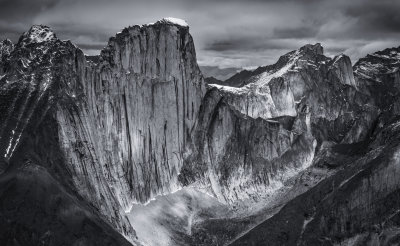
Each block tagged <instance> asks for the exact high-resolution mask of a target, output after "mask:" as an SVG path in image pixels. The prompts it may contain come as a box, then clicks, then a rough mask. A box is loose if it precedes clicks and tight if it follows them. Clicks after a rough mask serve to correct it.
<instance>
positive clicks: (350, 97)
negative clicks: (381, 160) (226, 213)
mask: <svg viewBox="0 0 400 246" xmlns="http://www.w3.org/2000/svg"><path fill="white" fill-rule="evenodd" d="M264 68H265V71H264V72H261V73H258V74H256V75H254V76H250V77H248V78H246V79H245V84H246V85H245V86H243V87H230V86H221V85H212V84H211V85H210V89H209V91H208V92H207V94H206V96H205V98H204V101H203V104H202V107H201V110H200V114H199V121H198V124H197V125H196V126H197V128H196V129H195V131H194V133H193V134H194V135H193V142H192V143H191V145H190V147H189V149H188V152H187V153H188V158H187V159H186V161H185V166H184V168H183V169H182V173H181V175H180V178H181V181H182V182H183V183H184V184H186V185H188V184H193V185H194V186H196V187H203V188H205V189H206V190H207V191H208V192H210V193H212V194H214V195H215V196H216V197H218V198H219V199H220V200H221V201H223V202H228V203H232V202H235V201H237V200H243V199H257V198H259V197H263V196H268V195H270V194H271V193H273V192H275V191H276V190H277V189H279V188H281V186H283V183H284V182H285V181H286V180H288V179H289V178H291V177H293V176H294V175H296V174H298V173H299V172H300V171H302V170H304V169H306V168H308V167H309V166H310V165H311V163H312V161H313V158H314V155H315V153H316V152H317V151H318V150H319V149H320V146H321V145H322V144H323V143H324V142H325V141H330V142H334V143H336V144H338V143H355V142H359V141H363V140H364V139H365V138H366V137H368V134H369V129H371V128H372V127H373V125H374V123H375V121H376V118H377V116H378V114H379V108H378V107H376V106H374V105H373V104H371V100H370V99H369V98H368V97H367V96H366V95H365V94H364V93H362V92H360V91H359V90H358V87H357V83H356V80H355V79H354V76H353V72H352V67H351V62H350V59H349V58H348V57H347V56H345V55H340V56H337V57H335V58H333V59H331V58H328V57H326V56H324V55H323V48H322V46H321V45H320V44H315V45H306V46H304V47H301V48H300V49H299V50H296V51H292V52H290V53H288V54H286V55H284V56H282V57H281V58H279V60H278V62H277V63H276V64H274V65H271V66H267V67H264Z"/></svg>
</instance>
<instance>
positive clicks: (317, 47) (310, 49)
mask: <svg viewBox="0 0 400 246" xmlns="http://www.w3.org/2000/svg"><path fill="white" fill-rule="evenodd" d="M300 51H303V52H305V53H307V54H310V55H311V54H312V55H323V54H324V48H323V47H322V45H321V44H320V43H316V44H306V45H304V46H303V47H301V48H300Z"/></svg>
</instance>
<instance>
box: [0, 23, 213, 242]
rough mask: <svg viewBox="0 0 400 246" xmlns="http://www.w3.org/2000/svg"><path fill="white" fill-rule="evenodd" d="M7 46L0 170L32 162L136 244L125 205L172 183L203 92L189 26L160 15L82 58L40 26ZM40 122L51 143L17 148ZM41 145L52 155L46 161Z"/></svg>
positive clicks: (1, 94)
mask: <svg viewBox="0 0 400 246" xmlns="http://www.w3.org/2000/svg"><path fill="white" fill-rule="evenodd" d="M2 47H3V46H2ZM10 47H11V48H7V49H5V48H4V49H3V48H2V53H4V55H2V57H3V58H4V57H5V59H3V62H2V63H1V64H2V65H1V67H2V68H3V71H4V75H3V76H2V77H1V80H0V86H1V90H0V101H1V106H0V111H1V114H2V115H4V117H2V118H1V120H0V126H1V128H0V154H1V158H2V159H1V162H0V164H1V165H0V166H1V172H4V175H6V173H7V170H8V169H9V168H17V166H19V165H21V163H23V162H24V161H23V160H24V159H23V158H21V157H24V158H26V159H27V160H32V159H34V160H35V164H36V165H42V166H44V167H45V168H47V169H48V170H50V173H51V175H54V176H57V177H59V178H60V179H61V180H62V184H63V185H68V187H69V188H70V189H71V192H73V193H74V194H73V195H74V196H76V195H79V196H80V197H82V198H83V200H84V201H85V202H87V203H88V204H90V206H94V208H95V209H96V211H97V212H96V213H97V215H96V216H98V217H99V218H101V220H102V219H103V221H104V222H105V221H108V222H106V223H110V224H111V225H112V226H113V227H114V228H115V229H117V230H118V231H119V232H120V233H122V234H123V235H125V236H126V237H127V238H128V239H129V240H130V241H131V242H135V241H136V235H135V232H134V230H133V228H132V226H131V225H130V223H129V222H128V220H127V217H126V215H125V211H126V210H129V209H130V207H131V206H132V202H145V201H147V200H148V199H150V198H152V197H153V196H155V195H157V194H160V193H163V192H169V191H172V190H174V189H176V188H178V186H179V184H178V182H177V180H176V179H177V175H178V172H179V170H180V167H181V166H182V165H183V151H184V149H185V145H186V141H187V140H188V138H190V135H189V134H190V131H191V129H192V128H193V125H194V122H195V120H196V117H197V114H198V109H199V106H200V103H201V99H202V97H203V95H204V92H205V86H204V82H203V78H202V75H201V72H200V70H199V68H198V66H197V63H196V55H195V51H194V45H193V40H192V38H191V36H190V34H189V28H188V26H187V25H184V23H183V22H181V21H177V20H176V19H173V18H168V19H163V20H161V21H159V22H157V23H155V24H151V25H145V26H133V27H129V28H126V29H124V30H123V31H122V32H121V33H118V34H117V35H116V37H113V38H111V39H110V41H109V44H108V46H107V47H106V48H105V49H104V50H103V51H102V52H101V55H100V56H99V57H96V58H95V59H93V58H92V59H89V60H88V61H87V60H86V58H85V56H84V54H83V53H82V51H81V50H79V49H78V48H77V47H76V46H74V45H73V44H71V43H70V42H69V41H60V40H59V39H57V37H56V35H55V34H54V33H53V32H52V31H51V30H50V29H49V28H48V27H46V26H40V25H38V26H33V27H32V28H31V29H30V30H29V31H28V32H26V33H24V34H23V35H22V37H21V38H20V40H19V42H18V44H17V45H16V46H15V49H14V50H13V51H12V46H10ZM3 50H5V51H4V52H3ZM10 51H12V52H10ZM96 61H97V63H96ZM43 122H46V123H43ZM49 122H50V123H49ZM43 124H46V125H44V126H43ZM46 127H47V128H50V127H51V128H54V129H55V130H54V131H53V132H52V133H53V134H55V136H54V137H55V138H56V139H55V141H54V142H52V145H51V148H50V146H46V145H43V146H39V148H38V149H36V148H33V147H32V148H33V149H34V150H33V151H27V153H24V152H18V149H24V148H27V147H26V146H28V145H29V146H31V145H30V144H29V143H31V142H32V141H36V143H37V144H38V143H39V142H40V141H42V140H40V137H34V136H31V133H36V132H37V131H38V129H39V128H46ZM43 137H44V138H48V137H49V136H47V135H46V136H43ZM43 141H45V139H43ZM33 146H34V145H33ZM44 148H49V150H50V149H54V152H55V153H58V154H57V155H51V154H50V155H49V156H47V155H45V157H46V158H45V157H44V156H43V149H44ZM38 152H39V153H38ZM33 153H35V154H33ZM51 153H53V152H51ZM38 156H39V157H40V158H39V159H35V158H36V157H38ZM43 158H45V159H43ZM56 163H58V164H56ZM54 165H61V166H62V168H54ZM53 169H54V170H53ZM60 173H61V174H60Z"/></svg>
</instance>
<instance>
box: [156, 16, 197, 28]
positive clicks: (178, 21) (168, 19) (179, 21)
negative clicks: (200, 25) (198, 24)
mask: <svg viewBox="0 0 400 246" xmlns="http://www.w3.org/2000/svg"><path fill="white" fill-rule="evenodd" d="M156 23H164V24H172V25H178V26H182V27H188V26H189V25H188V23H187V22H186V21H185V20H182V19H179V18H175V17H166V18H163V19H161V20H159V21H157V22H156Z"/></svg>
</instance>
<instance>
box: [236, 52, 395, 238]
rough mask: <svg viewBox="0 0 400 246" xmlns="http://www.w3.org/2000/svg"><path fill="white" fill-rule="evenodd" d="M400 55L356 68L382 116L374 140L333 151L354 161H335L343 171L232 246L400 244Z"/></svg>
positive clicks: (369, 59)
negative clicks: (399, 213)
mask: <svg viewBox="0 0 400 246" xmlns="http://www.w3.org/2000/svg"><path fill="white" fill-rule="evenodd" d="M398 54H399V49H398V48H392V49H386V50H383V51H379V52H376V53H374V54H371V55H368V56H366V57H365V58H362V59H360V60H359V61H358V62H357V63H356V64H355V65H354V67H353V69H354V75H355V80H354V81H356V84H357V85H358V88H360V90H362V92H363V93H365V94H366V95H368V96H369V97H370V98H371V101H370V102H369V103H370V104H373V105H376V106H377V107H378V108H379V109H380V112H381V113H380V115H379V117H378V119H377V122H376V124H375V126H374V127H373V128H371V129H370V137H368V138H366V139H365V140H364V141H363V142H361V143H357V144H350V145H349V144H345V145H343V144H339V145H336V146H335V149H336V151H337V152H341V153H342V154H343V155H345V156H347V157H346V158H347V159H351V161H350V162H342V163H340V161H336V164H335V165H337V166H341V168H340V171H338V172H337V173H336V174H334V175H332V176H331V177H329V178H327V179H326V180H323V181H322V182H320V183H319V184H318V185H316V186H315V187H314V188H312V189H310V190H309V191H307V192H306V193H304V194H303V195H301V196H298V197H296V198H295V199H293V200H292V201H290V202H289V203H288V204H287V205H285V206H284V207H283V208H282V210H281V211H280V212H279V213H277V214H276V215H275V216H273V217H272V218H270V219H268V220H266V221H265V222H263V223H261V224H260V225H259V226H257V227H255V228H254V229H253V230H251V231H250V232H249V233H247V234H245V235H244V236H242V237H241V238H239V239H238V240H236V241H235V242H234V243H232V245H260V244H262V242H270V245H398V244H399V243H400V241H399V236H398V235H399V231H398V225H399V219H398V211H399V203H398V201H399V194H398V193H399V192H398V191H399V188H400V186H399V182H398V173H399V170H398V169H399V157H398V151H399V141H398V134H399V131H398V125H399V117H398V116H399V111H398V95H399V90H398V86H397V83H396V82H398V73H399V68H400V67H399V64H400V63H399V55H398ZM333 162H335V161H333ZM288 221H290V223H288ZM266 232H268V233H266Z"/></svg>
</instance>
